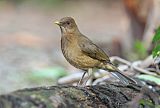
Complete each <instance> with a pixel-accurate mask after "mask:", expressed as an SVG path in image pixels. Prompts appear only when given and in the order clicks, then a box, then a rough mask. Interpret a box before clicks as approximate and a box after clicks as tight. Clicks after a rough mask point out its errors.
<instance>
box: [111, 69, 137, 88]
mask: <svg viewBox="0 0 160 108" xmlns="http://www.w3.org/2000/svg"><path fill="white" fill-rule="evenodd" d="M112 74H113V75H114V76H115V77H117V78H118V79H119V80H120V81H121V82H122V83H123V84H126V85H129V84H137V82H136V81H135V80H134V79H131V78H129V77H128V76H125V75H124V74H122V73H120V72H117V71H115V72H112Z"/></svg>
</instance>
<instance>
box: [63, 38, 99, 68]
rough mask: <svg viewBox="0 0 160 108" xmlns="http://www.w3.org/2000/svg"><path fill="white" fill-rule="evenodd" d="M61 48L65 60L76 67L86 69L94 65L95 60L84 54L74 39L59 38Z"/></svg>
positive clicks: (95, 63)
mask: <svg viewBox="0 0 160 108" xmlns="http://www.w3.org/2000/svg"><path fill="white" fill-rule="evenodd" d="M61 49H62V53H63V55H64V57H65V58H66V60H67V61H68V62H69V63H70V64H71V65H73V66H74V67H76V68H79V69H85V70H86V69H88V68H92V67H95V66H96V65H97V63H98V61H97V60H95V59H93V58H91V57H89V56H87V55H85V54H84V53H83V52H82V51H81V49H80V47H79V45H78V43H77V41H76V40H72V41H71V40H66V39H65V38H62V39H61Z"/></svg>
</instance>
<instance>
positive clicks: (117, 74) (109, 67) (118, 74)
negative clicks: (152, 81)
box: [103, 63, 137, 85]
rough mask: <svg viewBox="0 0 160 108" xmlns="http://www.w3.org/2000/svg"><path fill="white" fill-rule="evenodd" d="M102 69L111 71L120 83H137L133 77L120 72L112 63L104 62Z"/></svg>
mask: <svg viewBox="0 0 160 108" xmlns="http://www.w3.org/2000/svg"><path fill="white" fill-rule="evenodd" d="M103 69H104V70H108V71H109V72H111V73H112V74H113V75H114V76H115V77H117V78H118V79H119V80H120V81H121V82H122V83H124V84H126V85H128V84H137V82H136V81H135V80H134V79H132V78H130V77H128V76H126V75H124V74H122V73H121V71H120V70H119V69H118V68H117V67H116V66H114V65H113V64H112V63H106V64H105V65H103Z"/></svg>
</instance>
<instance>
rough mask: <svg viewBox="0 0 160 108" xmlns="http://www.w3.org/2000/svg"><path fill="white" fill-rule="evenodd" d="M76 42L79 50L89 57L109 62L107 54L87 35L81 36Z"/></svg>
mask: <svg viewBox="0 0 160 108" xmlns="http://www.w3.org/2000/svg"><path fill="white" fill-rule="evenodd" d="M78 44H79V46H80V48H81V50H82V51H83V52H84V54H86V55H88V56H90V57H91V58H94V59H97V60H100V61H106V62H110V59H109V57H108V55H107V54H106V53H105V52H104V51H103V50H102V49H100V48H99V47H98V46H97V45H95V44H94V43H92V41H91V40H89V39H88V38H87V37H85V36H83V37H81V38H80V41H79V42H78Z"/></svg>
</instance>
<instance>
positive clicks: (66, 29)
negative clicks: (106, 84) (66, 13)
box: [54, 17, 136, 85]
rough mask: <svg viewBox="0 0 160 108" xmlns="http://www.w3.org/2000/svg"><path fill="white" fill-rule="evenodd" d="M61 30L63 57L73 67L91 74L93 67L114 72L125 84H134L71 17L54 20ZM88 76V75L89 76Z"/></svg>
mask: <svg viewBox="0 0 160 108" xmlns="http://www.w3.org/2000/svg"><path fill="white" fill-rule="evenodd" d="M54 23H55V24H56V25H58V26H59V27H60V30H61V50H62V53H63V55H64V57H65V59H66V60H67V61H68V62H69V63H70V64H71V65H72V66H74V67H75V68H78V69H81V70H84V74H83V76H82V78H81V79H80V81H79V83H78V84H80V83H81V81H82V80H83V77H84V75H85V74H86V73H91V74H93V69H94V68H97V69H103V70H106V71H108V72H112V73H114V75H116V77H117V78H118V79H119V80H120V81H121V82H122V83H123V84H125V85H129V84H136V81H135V80H134V79H132V78H130V77H128V76H126V75H124V74H122V72H121V71H120V70H119V69H118V68H117V67H116V66H115V65H114V64H113V63H112V62H111V61H110V58H109V56H108V55H107V54H106V53H105V52H104V51H103V50H102V49H101V48H100V47H99V46H98V45H96V44H95V43H93V42H92V41H91V40H90V39H89V38H88V37H87V36H85V35H83V34H82V33H81V32H80V31H79V29H78V26H77V24H76V22H75V20H74V19H73V18H72V17H63V18H61V19H60V20H58V21H55V22H54ZM89 77H90V76H89Z"/></svg>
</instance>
